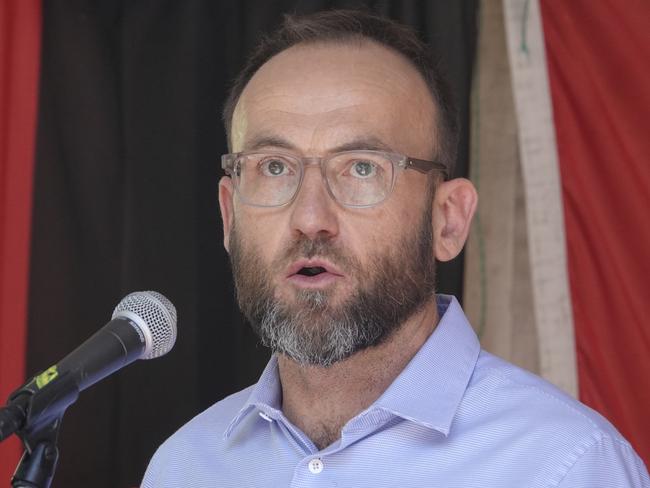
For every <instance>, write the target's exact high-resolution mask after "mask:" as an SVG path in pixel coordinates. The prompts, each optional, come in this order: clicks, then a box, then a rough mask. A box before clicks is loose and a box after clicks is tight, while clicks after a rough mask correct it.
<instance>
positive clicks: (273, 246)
mask: <svg viewBox="0 0 650 488" xmlns="http://www.w3.org/2000/svg"><path fill="white" fill-rule="evenodd" d="M240 210H241V209H240ZM235 226H236V227H237V234H238V236H239V238H240V240H241V241H242V244H243V246H244V248H245V249H247V250H250V251H254V252H255V253H256V254H257V255H258V256H259V257H260V258H261V259H262V261H263V262H264V263H266V264H267V265H268V264H269V263H271V262H272V261H273V260H274V259H275V258H276V257H277V256H278V253H280V252H281V250H282V249H281V248H282V242H283V239H285V237H286V236H285V232H283V229H287V228H288V227H287V223H286V222H284V221H283V219H282V218H281V217H280V216H278V215H260V214H259V213H258V212H255V211H252V212H251V211H240V212H237V213H236V216H235Z"/></svg>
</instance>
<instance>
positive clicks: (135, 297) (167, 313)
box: [113, 291, 176, 359]
mask: <svg viewBox="0 0 650 488" xmlns="http://www.w3.org/2000/svg"><path fill="white" fill-rule="evenodd" d="M125 311H126V312H131V313H132V314H135V315H137V316H138V317H139V318H140V319H141V321H142V322H144V324H145V326H146V327H147V328H148V329H149V333H150V335H151V338H152V341H151V342H152V344H151V350H150V351H148V352H147V353H145V354H144V355H143V356H142V357H141V358H140V359H153V358H157V357H159V356H162V355H163V354H167V353H168V352H169V351H170V350H171V348H172V347H174V343H175V342H176V307H174V305H173V304H172V302H170V301H169V300H167V298H165V296H164V295H162V294H160V293H158V292H155V291H136V292H133V293H131V294H129V295H127V296H125V297H124V298H123V299H122V301H121V302H120V303H118V305H117V307H115V310H114V311H113V318H116V317H117V316H119V315H120V312H125ZM143 332H144V331H143Z"/></svg>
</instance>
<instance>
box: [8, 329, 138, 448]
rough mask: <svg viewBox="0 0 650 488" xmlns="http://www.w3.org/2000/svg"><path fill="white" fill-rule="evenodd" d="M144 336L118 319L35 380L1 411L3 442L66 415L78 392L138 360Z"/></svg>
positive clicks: (14, 396) (17, 391)
mask: <svg viewBox="0 0 650 488" xmlns="http://www.w3.org/2000/svg"><path fill="white" fill-rule="evenodd" d="M145 348H146V342H145V336H144V333H143V331H142V330H141V326H140V325H138V324H137V323H136V322H135V321H134V320H132V319H131V318H130V317H124V316H119V317H116V318H114V319H113V320H111V321H110V322H109V323H108V324H106V325H105V326H104V327H102V328H101V329H100V330H98V331H97V332H96V333H95V334H93V335H92V336H91V337H90V338H89V339H88V340H86V341H85V342H84V343H83V344H81V345H80V346H79V347H77V348H76V349H75V350H74V351H72V352H71V353H70V354H68V355H67V356H66V357H65V358H63V359H62V360H61V361H59V362H58V363H57V364H55V365H54V366H51V367H50V368H48V369H46V370H44V371H42V372H41V373H39V374H37V375H36V376H34V377H33V378H32V379H31V380H30V381H29V382H28V383H26V384H25V385H23V386H22V387H20V388H18V389H17V390H16V391H14V392H13V393H12V394H11V395H10V396H9V401H8V402H7V405H6V406H5V407H3V408H0V441H2V440H3V439H5V438H6V437H8V436H10V435H11V434H13V433H14V432H17V431H26V432H28V431H32V430H38V429H39V428H40V427H41V426H43V425H46V424H47V423H48V422H52V421H53V420H55V419H56V418H58V417H60V416H62V415H63V413H64V412H65V410H66V408H68V406H70V405H71V404H72V403H73V402H74V401H75V400H76V399H77V397H78V395H79V392H81V391H83V390H85V389H86V388H88V387H89V386H92V385H93V384H95V383H97V382H98V381H100V380H102V379H104V378H105V377H107V376H109V375H110V374H112V373H114V372H115V371H117V370H118V369H120V368H123V367H124V366H127V365H128V364H130V363H132V362H133V361H135V360H136V359H139V358H140V357H141V356H142V354H143V352H144V351H145Z"/></svg>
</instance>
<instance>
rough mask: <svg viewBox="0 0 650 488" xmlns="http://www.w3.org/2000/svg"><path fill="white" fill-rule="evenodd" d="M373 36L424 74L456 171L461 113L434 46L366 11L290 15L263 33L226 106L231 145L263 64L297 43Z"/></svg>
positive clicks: (442, 154) (443, 146)
mask: <svg viewBox="0 0 650 488" xmlns="http://www.w3.org/2000/svg"><path fill="white" fill-rule="evenodd" d="M364 39H367V40H370V41H374V42H376V43H379V44H381V45H383V46H386V47H388V48H389V49H391V50H393V51H396V52H397V53H399V54H401V55H402V56H403V57H404V58H406V59H407V60H408V61H409V62H410V63H411V64H412V65H413V66H414V67H415V68H416V69H417V70H418V72H419V73H420V74H421V75H422V77H423V78H424V81H425V82H426V84H427V86H428V88H429V92H430V93H431V96H432V97H433V100H434V102H435V103H436V106H437V108H438V116H437V117H436V119H437V120H436V121H435V123H436V127H437V128H438V133H439V137H438V141H437V142H438V148H439V150H438V154H437V155H435V159H437V160H438V161H440V162H441V163H443V164H445V165H446V166H447V169H448V174H449V175H451V174H452V172H453V168H454V163H455V161H456V151H457V145H458V114H457V111H456V106H455V104H454V100H453V96H452V93H451V87H450V85H449V82H448V81H447V79H446V78H445V77H444V76H443V74H442V72H441V69H440V67H439V65H438V64H437V63H435V62H434V61H433V59H432V56H431V50H430V49H429V47H428V46H427V45H426V44H424V43H423V42H422V41H421V40H420V39H419V38H418V36H417V34H416V33H415V31H414V30H413V29H412V28H410V27H408V26H405V25H402V24H399V23H397V22H395V21H393V20H391V19H388V18H386V17H382V16H380V15H377V14H374V13H371V12H369V11H366V10H327V11H322V12H317V13H313V14H308V15H302V16H298V15H285V17H284V22H282V24H281V25H280V27H279V28H278V29H277V30H276V31H275V32H273V33H271V34H270V35H269V36H266V37H264V38H263V39H262V40H261V41H260V43H259V44H258V46H257V48H256V49H255V50H254V51H253V53H252V55H251V56H250V58H248V60H247V62H246V65H245V66H244V68H243V69H242V70H241V72H240V73H239V75H238V76H237V77H236V78H235V80H234V82H233V84H232V87H231V89H230V93H229V94H228V98H227V99H226V103H225V106H224V110H223V121H224V124H225V126H226V134H227V137H228V145H229V146H230V145H231V129H232V117H233V113H234V111H235V107H236V105H237V102H238V101H239V98H240V96H241V94H242V92H243V91H244V88H245V87H246V85H247V84H248V82H249V81H250V79H251V78H252V77H253V75H254V74H255V73H256V72H257V70H258V69H260V67H261V66H262V65H263V64H265V63H266V62H267V61H268V60H270V59H271V58H272V57H273V56H275V55H276V54H279V53H280V52H282V51H285V50H286V49H289V48H290V47H293V46H295V45H297V44H313V43H319V42H332V41H335V42H336V41H339V42H341V41H354V40H364Z"/></svg>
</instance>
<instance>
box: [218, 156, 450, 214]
mask: <svg viewBox="0 0 650 488" xmlns="http://www.w3.org/2000/svg"><path fill="white" fill-rule="evenodd" d="M311 165H319V166H320V170H321V174H322V176H323V179H324V180H325V184H326V187H327V191H328V193H329V194H330V195H331V197H332V198H333V199H334V200H336V201H337V202H339V203H340V204H341V205H344V206H346V207H372V206H374V205H377V204H379V203H381V202H383V201H384V200H386V199H387V198H388V197H389V196H390V194H391V192H392V191H393V186H394V184H395V179H396V176H397V173H399V172H400V171H403V170H407V169H414V170H416V171H418V172H420V173H425V174H426V173H429V172H430V171H434V170H436V171H440V172H442V173H443V175H444V177H445V179H446V178H447V176H448V175H447V167H446V166H445V165H444V164H442V163H439V162H435V161H425V160H423V159H415V158H410V157H408V156H404V155H402V154H394V153H388V152H384V151H343V152H338V153H335V154H332V155H330V156H328V157H325V158H320V157H304V158H300V157H296V156H294V155H290V154H283V153H261V152H250V153H249V152H240V153H234V154H224V155H223V156H221V167H222V168H223V169H224V171H225V172H226V174H227V175H229V176H230V177H232V179H233V184H234V187H235V191H236V192H237V193H238V194H239V197H240V198H241V200H242V202H243V203H245V204H247V205H252V206H256V207H280V206H283V205H286V204H288V203H290V202H291V201H292V200H293V199H294V198H295V197H296V195H297V194H298V190H299V189H300V186H301V184H302V180H303V176H304V173H305V167H306V166H311Z"/></svg>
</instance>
